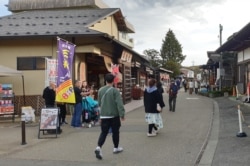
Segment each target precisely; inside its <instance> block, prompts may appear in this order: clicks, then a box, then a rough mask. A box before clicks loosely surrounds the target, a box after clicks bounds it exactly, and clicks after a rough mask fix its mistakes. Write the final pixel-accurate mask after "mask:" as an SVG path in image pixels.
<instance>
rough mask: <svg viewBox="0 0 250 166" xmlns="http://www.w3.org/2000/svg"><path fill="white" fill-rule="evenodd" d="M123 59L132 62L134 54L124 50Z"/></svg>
mask: <svg viewBox="0 0 250 166" xmlns="http://www.w3.org/2000/svg"><path fill="white" fill-rule="evenodd" d="M121 61H123V62H129V63H131V61H132V54H130V53H129V52H127V51H125V50H123V51H122V56H121Z"/></svg>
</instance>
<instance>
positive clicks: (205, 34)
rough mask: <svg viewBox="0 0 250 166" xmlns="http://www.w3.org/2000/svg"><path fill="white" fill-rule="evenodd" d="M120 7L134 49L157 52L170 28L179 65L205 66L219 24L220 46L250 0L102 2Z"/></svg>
mask: <svg viewBox="0 0 250 166" xmlns="http://www.w3.org/2000/svg"><path fill="white" fill-rule="evenodd" d="M103 2H105V3H106V4H107V5H108V6H110V7H112V8H120V9H121V11H122V13H123V15H124V16H125V17H126V19H127V21H129V22H130V23H131V24H132V25H133V26H134V28H135V34H131V35H130V36H131V37H132V38H134V43H135V47H134V50H135V51H136V52H138V53H140V54H142V53H143V51H144V50H146V49H156V50H157V51H160V49H161V45H162V40H163V39H164V38H165V35H166V33H167V32H168V30H169V29H171V30H172V31H173V32H174V34H175V36H176V38H177V40H178V41H179V43H180V44H181V45H182V53H183V54H184V55H186V56H187V57H186V59H185V60H184V61H183V63H182V65H184V66H192V65H202V64H206V63H207V60H208V59H207V51H214V50H216V49H217V48H218V47H219V45H220V40H219V25H220V24H221V25H222V26H223V31H222V43H224V42H225V41H226V39H227V38H228V37H229V36H230V35H232V34H233V33H234V32H237V31H239V30H240V29H241V28H243V27H244V26H245V25H246V24H247V23H248V22H249V21H250V20H249V8H250V0H237V1H236V0H103ZM7 3H8V0H0V16H4V15H8V14H10V13H8V11H7V8H6V7H5V6H4V4H7Z"/></svg>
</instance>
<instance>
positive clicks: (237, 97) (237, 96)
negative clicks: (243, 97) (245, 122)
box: [235, 85, 239, 100]
mask: <svg viewBox="0 0 250 166" xmlns="http://www.w3.org/2000/svg"><path fill="white" fill-rule="evenodd" d="M235 89H236V100H238V99H239V91H238V87H237V85H236V88H235Z"/></svg>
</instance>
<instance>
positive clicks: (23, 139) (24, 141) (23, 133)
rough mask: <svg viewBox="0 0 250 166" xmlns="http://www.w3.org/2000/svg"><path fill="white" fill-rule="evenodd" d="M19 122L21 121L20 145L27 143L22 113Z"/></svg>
mask: <svg viewBox="0 0 250 166" xmlns="http://www.w3.org/2000/svg"><path fill="white" fill-rule="evenodd" d="M21 121H22V122H21V123H22V127H21V129H22V132H21V133H22V143H21V145H26V144H27V143H26V134H25V115H24V114H22V115H21Z"/></svg>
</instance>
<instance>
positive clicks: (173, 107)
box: [168, 96, 176, 112]
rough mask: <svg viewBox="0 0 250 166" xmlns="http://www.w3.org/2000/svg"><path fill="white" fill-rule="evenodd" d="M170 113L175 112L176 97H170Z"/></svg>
mask: <svg viewBox="0 0 250 166" xmlns="http://www.w3.org/2000/svg"><path fill="white" fill-rule="evenodd" d="M168 102H169V111H173V112H174V111H175V104H176V96H169V99H168Z"/></svg>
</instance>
